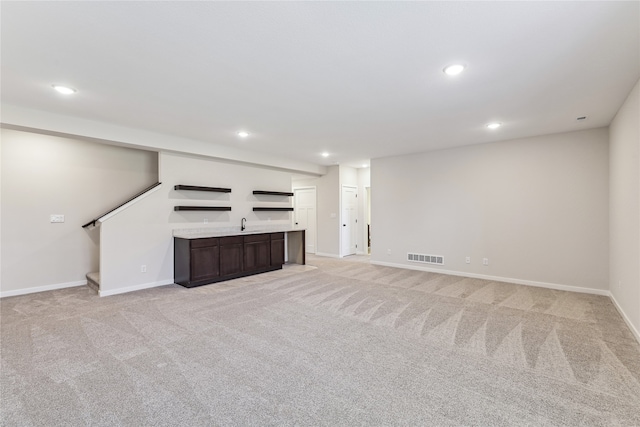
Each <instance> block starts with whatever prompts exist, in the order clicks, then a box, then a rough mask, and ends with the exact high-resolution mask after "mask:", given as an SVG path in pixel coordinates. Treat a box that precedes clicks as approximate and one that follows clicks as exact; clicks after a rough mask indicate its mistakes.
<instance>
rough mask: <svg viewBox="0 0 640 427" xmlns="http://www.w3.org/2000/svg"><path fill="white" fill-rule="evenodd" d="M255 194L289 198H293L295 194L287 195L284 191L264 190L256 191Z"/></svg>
mask: <svg viewBox="0 0 640 427" xmlns="http://www.w3.org/2000/svg"><path fill="white" fill-rule="evenodd" d="M253 194H262V195H265V196H287V197H291V196H293V193H285V192H282V191H263V190H254V191H253Z"/></svg>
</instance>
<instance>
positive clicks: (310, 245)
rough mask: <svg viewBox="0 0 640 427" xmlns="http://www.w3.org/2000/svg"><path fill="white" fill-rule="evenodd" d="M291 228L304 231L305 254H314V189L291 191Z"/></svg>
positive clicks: (305, 188) (306, 188)
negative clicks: (292, 210)
mask: <svg viewBox="0 0 640 427" xmlns="http://www.w3.org/2000/svg"><path fill="white" fill-rule="evenodd" d="M293 209H294V212H293V217H294V219H293V227H294V228H300V229H306V231H305V252H307V253H310V254H315V253H316V221H317V219H316V187H304V188H295V189H294V190H293Z"/></svg>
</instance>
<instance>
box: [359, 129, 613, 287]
mask: <svg viewBox="0 0 640 427" xmlns="http://www.w3.org/2000/svg"><path fill="white" fill-rule="evenodd" d="M608 162H609V160H608V130H607V129H606V128H601V129H594V130H585V131H579V132H569V133H562V134H555V135H546V136H539V137H533V138H526V139H518V140H512V141H504V142H496V143H489V144H480V145H474V146H469V147H463V148H457V149H450V150H442V151H434V152H428V153H423V154H412V155H406V156H398V157H388V158H382V159H374V160H372V163H371V187H372V191H374V192H375V197H372V208H371V209H372V212H371V215H372V223H373V224H374V230H375V233H374V236H375V237H374V239H373V240H372V262H374V263H380V264H381V263H386V264H391V265H398V266H407V267H418V268H422V267H425V268H430V269H433V270H440V271H449V272H454V273H457V274H463V275H470V276H478V277H491V278H499V279H503V280H507V281H518V282H519V283H527V284H536V285H541V286H551V287H554V286H555V287H560V288H562V287H566V288H568V287H570V288H571V289H574V290H587V291H591V292H596V293H602V294H607V289H608V281H609V278H608V274H609V272H608V264H609V263H608V240H609V234H608V222H609V220H608V192H609V190H608V173H609V172H608V165H609V163H608ZM388 252H390V254H389V253H388ZM407 252H416V253H421V254H430V255H442V256H444V259H445V265H444V266H433V265H428V264H417V263H412V262H408V261H406V259H407ZM467 256H469V257H471V263H470V264H466V263H465V257H467ZM483 258H487V259H488V260H489V265H487V266H485V265H482V260H483Z"/></svg>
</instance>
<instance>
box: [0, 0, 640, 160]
mask: <svg viewBox="0 0 640 427" xmlns="http://www.w3.org/2000/svg"><path fill="white" fill-rule="evenodd" d="M1 14H2V15H1V20H2V21H1V24H2V28H1V36H2V51H1V53H2V57H1V59H2V70H1V71H2V87H1V89H2V92H1V100H2V103H3V104H5V105H14V106H19V107H28V108H32V109H37V110H43V111H49V112H56V113H59V114H63V115H68V116H74V117H79V118H85V119H91V120H97V121H102V122H106V123H111V124H117V125H120V126H126V127H132V128H139V129H145V130H149V131H154V132H160V133H165V134H168V135H175V136H180V137H184V138H192V139H197V140H202V141H208V142H210V143H212V144H222V145H230V146H234V147H242V148H244V149H250V150H257V151H264V152H269V153H272V154H276V155H281V156H284V157H288V158H291V159H296V160H299V161H305V162H312V163H317V164H322V165H329V164H333V163H335V162H340V163H341V164H354V165H359V164H361V163H363V162H365V161H366V160H367V159H370V158H376V157H382V156H390V155H397V154H406V153H412V152H421V151H427V150H433V149H440V148H445V147H454V146H461V145H468V144H475V143H482V142H489V141H497V140H506V139H512V138H519V137H526V136H532V135H541V134H547V133H556V132H563V131H571V130H576V129H586V128H595V127H601V126H606V125H608V124H609V123H610V122H611V120H612V118H613V116H614V115H615V113H616V111H617V109H618V108H619V107H620V105H621V104H622V102H623V101H624V99H625V98H626V96H627V94H628V93H629V91H630V90H631V88H632V87H633V85H634V84H635V82H636V81H638V79H639V78H640V2H637V1H634V2H611V1H602V2H600V1H596V2H421V3H414V2H7V1H3V2H2V3H1ZM459 61H462V62H464V63H465V64H467V69H466V71H465V72H464V73H463V74H462V75H460V76H457V77H455V78H452V77H449V76H446V75H445V74H444V73H443V72H442V69H443V68H444V66H446V65H448V64H450V63H454V62H459ZM54 83H61V84H67V85H70V86H72V87H74V88H76V89H77V90H78V93H77V94H75V95H73V96H72V97H67V98H65V97H63V96H62V95H59V94H57V93H55V92H54V91H53V90H52V89H51V85H52V84H54ZM585 115H586V116H588V119H587V121H585V122H577V121H576V120H575V119H576V117H578V116H585ZM490 121H500V122H503V123H504V126H503V127H502V128H500V129H498V130H496V131H489V130H487V129H486V128H485V125H486V124H487V123H489V122H490ZM240 129H246V130H248V131H249V132H251V136H250V137H249V138H247V139H245V140H240V139H238V138H237V136H236V135H235V133H236V131H238V130H240ZM325 150H326V151H328V152H330V153H331V156H330V157H329V158H327V159H325V158H322V157H321V156H320V153H321V152H322V151H325Z"/></svg>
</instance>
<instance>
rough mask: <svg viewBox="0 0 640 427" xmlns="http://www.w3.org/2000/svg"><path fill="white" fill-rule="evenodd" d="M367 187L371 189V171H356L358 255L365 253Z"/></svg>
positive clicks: (361, 169)
mask: <svg viewBox="0 0 640 427" xmlns="http://www.w3.org/2000/svg"><path fill="white" fill-rule="evenodd" d="M367 187H371V169H370V168H360V169H358V224H360V227H358V253H359V254H366V253H367V221H366V219H367V206H368V204H367V190H366V189H367Z"/></svg>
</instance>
